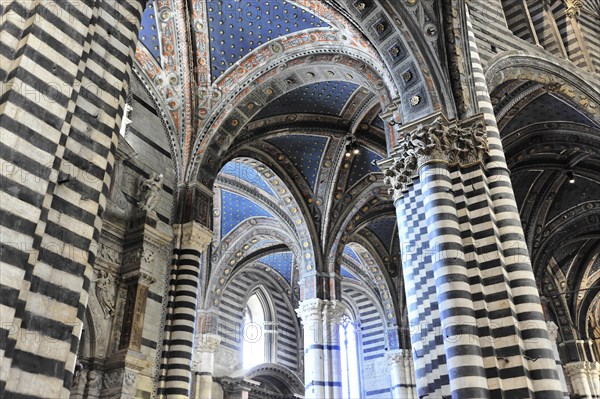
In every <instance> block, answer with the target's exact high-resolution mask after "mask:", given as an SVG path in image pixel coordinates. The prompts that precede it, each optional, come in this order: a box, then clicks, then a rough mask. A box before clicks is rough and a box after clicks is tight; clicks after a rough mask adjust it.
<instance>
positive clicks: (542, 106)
mask: <svg viewBox="0 0 600 399" xmlns="http://www.w3.org/2000/svg"><path fill="white" fill-rule="evenodd" d="M551 121H570V122H576V123H582V124H585V125H588V126H594V125H593V124H592V122H590V120H589V119H587V118H586V117H585V116H583V115H582V114H581V113H579V112H578V111H576V110H575V109H574V108H573V107H571V106H569V105H568V104H566V103H564V102H562V101H561V100H559V99H557V98H556V97H554V96H551V95H550V94H544V95H542V96H540V97H538V98H536V99H535V100H533V101H532V102H530V103H529V104H528V105H527V106H526V107H525V108H523V109H522V110H521V111H520V112H519V113H518V114H517V115H516V116H515V117H514V118H513V119H512V120H511V121H510V122H509V124H508V125H507V126H506V127H505V128H504V130H505V131H506V132H512V131H515V130H517V129H520V128H522V127H524V126H527V125H531V124H534V123H538V122H551Z"/></svg>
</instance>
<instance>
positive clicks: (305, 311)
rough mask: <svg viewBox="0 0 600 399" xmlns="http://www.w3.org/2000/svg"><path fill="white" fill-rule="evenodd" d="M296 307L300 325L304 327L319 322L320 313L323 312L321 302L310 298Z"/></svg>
mask: <svg viewBox="0 0 600 399" xmlns="http://www.w3.org/2000/svg"><path fill="white" fill-rule="evenodd" d="M298 305H299V306H298V309H296V313H297V314H298V317H300V319H301V320H302V324H304V325H306V324H307V323H310V322H314V321H320V320H321V317H322V314H321V312H322V310H323V301H322V300H320V299H318V298H311V299H307V300H305V301H302V302H300V303H299V304H298Z"/></svg>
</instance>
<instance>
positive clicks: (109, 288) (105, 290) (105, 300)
mask: <svg viewBox="0 0 600 399" xmlns="http://www.w3.org/2000/svg"><path fill="white" fill-rule="evenodd" d="M96 298H97V299H98V304H99V305H100V309H101V310H102V313H104V317H105V318H109V317H112V316H114V315H115V283H114V279H113V277H112V276H111V275H110V274H109V273H108V272H107V271H104V270H100V271H98V278H97V279H96Z"/></svg>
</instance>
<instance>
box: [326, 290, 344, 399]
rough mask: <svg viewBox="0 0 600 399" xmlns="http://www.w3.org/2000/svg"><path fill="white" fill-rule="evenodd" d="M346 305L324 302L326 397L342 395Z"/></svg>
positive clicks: (339, 396) (332, 398) (332, 397)
mask: <svg viewBox="0 0 600 399" xmlns="http://www.w3.org/2000/svg"><path fill="white" fill-rule="evenodd" d="M344 309H345V308H344V307H343V306H342V304H341V303H340V302H337V301H325V302H324V303H323V312H322V314H323V371H324V375H323V377H324V381H328V384H327V385H326V387H325V398H331V399H334V398H341V397H342V359H341V353H340V344H341V343H340V334H339V328H340V319H341V317H342V315H343V314H344Z"/></svg>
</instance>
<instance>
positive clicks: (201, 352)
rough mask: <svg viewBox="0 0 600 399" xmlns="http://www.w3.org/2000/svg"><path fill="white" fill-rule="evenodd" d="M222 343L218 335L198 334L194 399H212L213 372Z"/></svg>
mask: <svg viewBox="0 0 600 399" xmlns="http://www.w3.org/2000/svg"><path fill="white" fill-rule="evenodd" d="M220 343H221V336H220V335H217V334H196V344H195V348H194V363H195V366H194V368H195V376H194V389H193V392H192V395H191V397H192V398H194V399H212V397H213V395H212V385H213V372H214V368H215V352H216V351H217V349H218V347H219V344H220Z"/></svg>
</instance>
